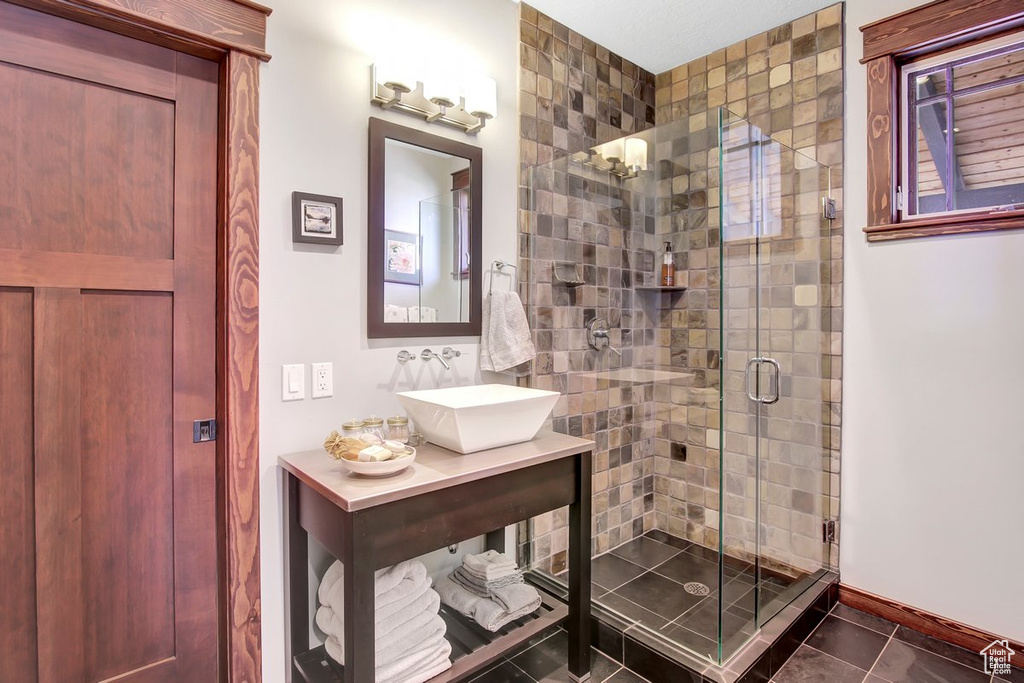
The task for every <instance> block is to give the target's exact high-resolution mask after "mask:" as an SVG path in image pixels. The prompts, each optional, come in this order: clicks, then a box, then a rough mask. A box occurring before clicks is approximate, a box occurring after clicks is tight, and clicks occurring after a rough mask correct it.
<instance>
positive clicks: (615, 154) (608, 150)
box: [601, 138, 625, 161]
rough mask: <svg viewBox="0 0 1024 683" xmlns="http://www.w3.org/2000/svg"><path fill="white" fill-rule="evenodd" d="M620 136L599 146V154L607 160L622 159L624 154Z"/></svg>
mask: <svg viewBox="0 0 1024 683" xmlns="http://www.w3.org/2000/svg"><path fill="white" fill-rule="evenodd" d="M623 142H624V141H623V140H622V138H619V139H618V140H612V141H611V142H606V143H604V144H603V145H602V146H601V156H603V157H604V158H605V159H607V160H608V161H622V158H623V156H624V154H625V152H624V144H623Z"/></svg>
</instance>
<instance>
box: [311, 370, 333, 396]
mask: <svg viewBox="0 0 1024 683" xmlns="http://www.w3.org/2000/svg"><path fill="white" fill-rule="evenodd" d="M312 368H313V373H312V374H313V398H327V397H328V396H334V363H313V365H312Z"/></svg>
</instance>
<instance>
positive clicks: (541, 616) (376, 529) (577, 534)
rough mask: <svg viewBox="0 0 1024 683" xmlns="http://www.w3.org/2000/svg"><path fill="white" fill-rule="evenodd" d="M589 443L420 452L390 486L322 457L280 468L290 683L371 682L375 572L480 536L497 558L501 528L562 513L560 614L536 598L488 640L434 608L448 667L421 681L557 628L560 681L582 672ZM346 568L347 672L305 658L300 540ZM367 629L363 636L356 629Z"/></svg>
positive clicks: (287, 460) (297, 458)
mask: <svg viewBox="0 0 1024 683" xmlns="http://www.w3.org/2000/svg"><path fill="white" fill-rule="evenodd" d="M593 447H594V442H593V441H588V440H585V439H578V438H576V437H572V436H566V435H564V434H545V435H542V436H539V437H537V438H535V439H533V440H532V441H527V442H525V443H520V444H515V445H512V446H503V447H501V448H493V449H491V450H487V451H480V452H477V453H471V454H468V455H460V454H458V453H453V452H452V451H448V450H446V449H443V448H440V447H438V446H434V445H431V444H427V445H424V446H421V447H420V448H419V449H418V453H417V457H416V462H414V463H413V464H412V465H411V466H410V467H409V468H408V469H407V470H405V471H403V472H401V473H399V474H396V475H394V476H391V477H387V478H381V479H368V478H363V477H360V476H359V475H354V474H349V473H348V472H347V471H346V470H344V469H343V468H342V467H341V466H340V465H339V464H338V463H336V462H334V461H333V460H331V459H330V458H329V457H328V456H327V455H326V454H325V453H324V452H323V451H307V452H305V453H295V454H292V455H284V456H281V457H280V458H279V459H278V462H279V464H280V466H281V468H282V469H283V470H284V479H285V506H284V511H285V520H284V522H285V524H284V529H285V537H284V542H285V543H284V545H285V558H286V564H285V580H286V585H287V591H286V609H285V611H286V619H285V624H286V630H287V636H288V637H287V641H286V651H287V655H288V659H287V660H286V661H289V662H290V663H291V680H292V683H297V682H299V681H306V683H314V682H320V681H324V682H327V681H330V682H331V683H366V681H372V680H373V678H374V650H375V648H374V630H373V627H372V624H373V623H374V600H373V595H374V571H375V570H377V569H380V568H382V567H388V566H391V565H393V564H395V563H397V562H400V561H402V560H406V559H410V558H413V557H419V556H420V555H424V554H426V553H428V552H430V551H432V550H436V549H437V548H443V547H445V546H448V545H451V544H453V543H459V542H461V541H465V540H467V539H470V538H474V537H477V536H481V535H486V537H487V546H488V547H489V548H493V549H495V550H498V551H503V550H504V543H505V527H507V526H509V525H511V524H515V523H517V522H519V521H522V520H524V519H529V518H530V517H535V516H536V515H539V514H542V513H544V512H548V511H549V510H555V509H558V508H561V507H563V506H565V505H568V506H569V558H568V559H569V586H570V590H569V600H568V604H565V603H563V602H561V601H560V600H559V599H558V598H557V597H555V596H552V595H550V594H547V593H545V592H544V591H543V590H541V591H540V592H541V599H542V605H541V607H540V609H539V610H538V611H537V612H535V613H534V614H533V615H530V616H528V617H524V618H522V619H519V620H517V621H515V622H513V623H512V624H510V625H508V626H507V627H506V628H504V629H502V630H500V631H498V632H497V633H494V634H492V633H488V632H487V631H485V630H483V629H482V628H480V627H479V626H478V625H477V624H476V623H475V622H472V621H470V620H467V619H465V618H463V617H462V616H460V615H458V614H454V613H452V612H451V611H449V610H447V609H445V608H443V607H442V610H441V615H442V618H443V619H444V621H445V623H446V624H447V626H448V632H447V636H446V637H447V639H448V641H449V642H450V643H451V644H452V655H451V658H452V660H453V664H452V667H451V668H450V669H449V670H448V671H445V672H444V673H442V674H440V675H439V676H436V677H435V678H433V679H431V681H459V680H464V679H466V678H468V677H469V676H470V675H472V674H473V673H474V672H476V671H479V670H480V669H482V668H483V667H485V666H486V665H487V664H489V663H491V662H494V661H496V660H498V659H500V658H501V656H502V655H504V654H505V653H507V652H509V651H510V650H512V649H514V648H516V647H517V646H519V645H521V644H522V643H524V642H525V641H527V640H529V639H530V638H531V637H533V636H534V635H536V634H537V633H539V632H541V631H543V630H544V629H546V628H548V627H550V626H553V625H555V624H558V623H560V622H563V621H564V622H565V628H566V630H567V631H568V634H569V671H570V673H571V674H573V675H574V676H576V678H577V680H580V679H585V678H586V676H587V675H589V672H590V477H591V454H592V450H593ZM309 535H312V536H313V537H314V538H316V540H317V541H318V542H319V543H320V545H322V546H323V547H324V548H325V549H326V550H327V551H328V552H329V553H331V554H332V555H333V556H334V557H336V558H337V559H339V560H341V562H342V564H343V565H344V567H345V573H344V578H343V579H342V580H343V581H344V582H345V585H344V588H345V614H344V619H343V621H344V623H345V624H355V625H357V627H356V628H353V629H346V632H345V634H344V640H345V642H344V648H343V649H344V651H345V662H344V666H341V665H339V664H337V663H335V662H333V661H331V660H330V659H329V658H328V657H327V655H326V653H325V652H324V650H323V648H322V647H319V648H312V649H311V648H310V644H309V625H310V621H311V619H310V604H309V595H310V591H309V589H310V586H309V574H308V557H307V553H308V536H309ZM367 624H369V625H371V626H370V627H369V628H367V627H366V625H367Z"/></svg>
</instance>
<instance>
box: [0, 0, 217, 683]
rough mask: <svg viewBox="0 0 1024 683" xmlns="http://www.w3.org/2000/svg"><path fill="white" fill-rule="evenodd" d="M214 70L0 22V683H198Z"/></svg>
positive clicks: (85, 33) (83, 34)
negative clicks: (196, 426) (197, 423)
mask: <svg viewBox="0 0 1024 683" xmlns="http://www.w3.org/2000/svg"><path fill="white" fill-rule="evenodd" d="M217 79H218V67H217V65H216V64H214V63H212V62H207V61H204V60H201V59H198V58H195V57H191V56H187V55H183V54H180V53H177V52H174V51H172V50H168V49H165V48H162V47H157V46H154V45H150V44H147V43H143V42H139V41H135V40H132V39H129V38H126V37H122V36H118V35H114V34H111V33H107V32H105V31H102V30H99V29H96V28H91V27H87V26H84V25H80V24H76V23H73V22H70V21H67V20H64V19H58V18H56V17H52V16H48V15H44V14H41V13H38V12H34V11H31V10H28V9H25V8H22V7H19V6H14V5H10V4H7V3H4V2H0V93H3V95H2V96H0V577H2V578H0V615H2V617H0V680H2V681H15V680H16V681H27V682H32V681H39V682H40V683H72V682H78V681H82V682H85V683H93V682H98V681H113V680H117V681H126V682H128V681H131V682H134V681H147V682H148V681H189V682H197V683H199V682H202V681H214V680H217V677H218V674H217V672H218V656H217V647H218V645H217V643H218V630H217V619H218V617H217V614H218V610H217V603H218V595H217V545H216V543H217V512H216V499H217V493H216V446H215V444H214V443H213V442H205V443H193V439H192V423H193V420H196V419H205V418H213V417H214V416H215V414H216V405H215V389H216V377H215V341H216V340H215V315H216V311H215V295H216V276H215V258H216V228H217V200H216V196H217V134H218V111H217V107H218V103H217Z"/></svg>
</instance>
